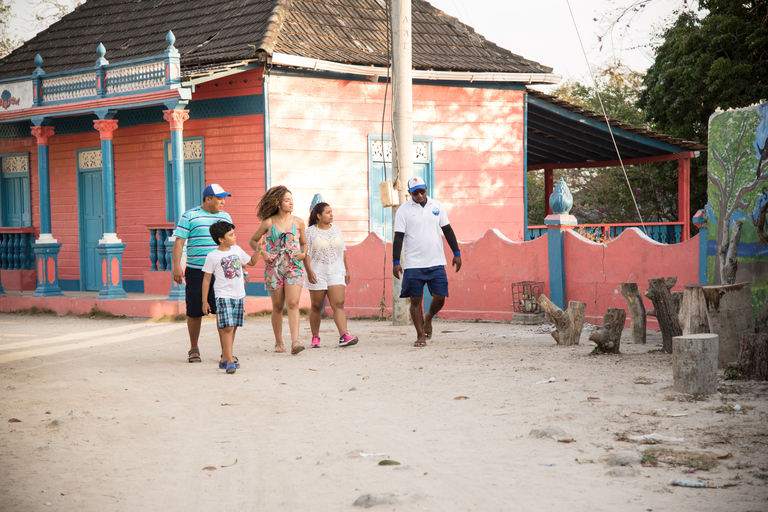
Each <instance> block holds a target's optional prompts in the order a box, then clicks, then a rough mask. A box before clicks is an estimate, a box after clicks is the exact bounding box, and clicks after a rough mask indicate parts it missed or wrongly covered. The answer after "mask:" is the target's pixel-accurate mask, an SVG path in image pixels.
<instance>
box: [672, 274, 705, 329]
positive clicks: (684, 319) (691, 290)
mask: <svg viewBox="0 0 768 512" xmlns="http://www.w3.org/2000/svg"><path fill="white" fill-rule="evenodd" d="M677 319H678V321H679V322H680V328H681V329H682V330H683V336H685V335H688V334H699V333H704V332H709V321H708V320H707V302H706V301H705V300H704V290H703V285H700V284H687V285H685V288H684V289H683V301H682V304H681V305H680V314H679V315H677Z"/></svg>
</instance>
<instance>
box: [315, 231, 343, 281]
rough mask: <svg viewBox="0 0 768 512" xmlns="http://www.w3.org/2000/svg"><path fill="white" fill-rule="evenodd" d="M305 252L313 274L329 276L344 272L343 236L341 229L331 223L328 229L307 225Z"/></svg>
mask: <svg viewBox="0 0 768 512" xmlns="http://www.w3.org/2000/svg"><path fill="white" fill-rule="evenodd" d="M306 238H307V253H308V254H309V264H310V266H311V267H312V271H313V272H314V273H315V274H320V275H326V276H331V275H334V274H345V273H346V269H345V268H344V251H346V250H347V248H346V246H345V245H344V238H343V237H342V236H341V229H339V227H338V226H334V225H333V224H331V228H330V229H325V230H323V229H318V227H317V225H314V226H309V227H308V228H307V233H306Z"/></svg>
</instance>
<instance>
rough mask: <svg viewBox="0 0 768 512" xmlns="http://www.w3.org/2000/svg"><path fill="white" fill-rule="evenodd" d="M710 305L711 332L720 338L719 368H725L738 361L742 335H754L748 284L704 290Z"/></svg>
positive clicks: (707, 287)
mask: <svg viewBox="0 0 768 512" xmlns="http://www.w3.org/2000/svg"><path fill="white" fill-rule="evenodd" d="M702 288H703V290H704V300H705V301H706V302H707V319H708V320H709V332H711V333H713V334H717V335H719V336H720V356H719V358H718V365H719V367H720V368H725V367H726V366H728V363H732V362H736V361H738V359H739V343H740V340H741V335H742V334H747V333H753V332H754V323H753V322H754V317H753V316H752V295H751V292H750V286H749V283H737V284H716V285H707V286H703V287H702Z"/></svg>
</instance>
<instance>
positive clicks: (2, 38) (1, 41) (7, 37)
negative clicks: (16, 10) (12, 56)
mask: <svg viewBox="0 0 768 512" xmlns="http://www.w3.org/2000/svg"><path fill="white" fill-rule="evenodd" d="M13 18H14V16H13V14H12V13H11V2H10V1H9V0H0V58H2V57H5V56H6V55H8V54H9V53H11V52H12V51H13V50H14V48H16V47H17V46H19V45H20V44H21V43H22V41H21V39H18V38H16V37H13V36H12V35H11V30H10V27H11V24H12V23H13Z"/></svg>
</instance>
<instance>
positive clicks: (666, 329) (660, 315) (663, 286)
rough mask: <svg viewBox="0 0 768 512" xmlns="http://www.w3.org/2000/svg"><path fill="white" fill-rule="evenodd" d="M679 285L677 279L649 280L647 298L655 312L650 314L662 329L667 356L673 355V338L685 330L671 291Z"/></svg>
mask: <svg viewBox="0 0 768 512" xmlns="http://www.w3.org/2000/svg"><path fill="white" fill-rule="evenodd" d="M676 283H677V277H668V278H666V279H664V278H663V277H656V278H650V279H648V289H647V290H646V291H645V296H646V297H648V298H649V299H651V302H653V310H652V311H649V312H648V314H649V315H651V316H655V317H656V320H658V321H659V328H660V329H661V339H662V350H664V352H666V353H667V354H671V353H672V338H674V337H675V336H682V334H683V330H682V329H681V328H680V322H679V321H678V319H677V308H678V305H677V304H676V301H675V299H674V298H673V297H672V294H671V293H670V291H669V290H671V289H672V287H673V286H675V284H676Z"/></svg>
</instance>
